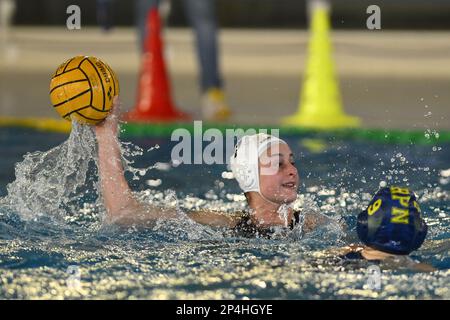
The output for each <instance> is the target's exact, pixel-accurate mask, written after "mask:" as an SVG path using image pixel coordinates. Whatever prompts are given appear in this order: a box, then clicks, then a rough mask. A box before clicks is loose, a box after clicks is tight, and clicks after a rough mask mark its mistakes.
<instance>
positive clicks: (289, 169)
mask: <svg viewBox="0 0 450 320" xmlns="http://www.w3.org/2000/svg"><path fill="white" fill-rule="evenodd" d="M298 184H299V177H298V171H297V168H296V167H295V162H294V155H293V154H292V151H291V148H289V146H288V145H287V144H285V143H280V144H277V145H274V146H272V147H269V148H268V149H267V152H263V154H262V155H261V156H260V158H259V187H260V191H261V193H262V194H263V195H264V197H266V198H267V199H268V200H270V201H272V202H275V203H280V204H281V203H289V202H292V201H295V199H296V198H297V189H298Z"/></svg>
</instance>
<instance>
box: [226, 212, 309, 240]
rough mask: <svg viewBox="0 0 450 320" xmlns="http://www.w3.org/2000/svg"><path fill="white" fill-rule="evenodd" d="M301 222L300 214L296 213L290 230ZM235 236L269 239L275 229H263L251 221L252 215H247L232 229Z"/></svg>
mask: <svg viewBox="0 0 450 320" xmlns="http://www.w3.org/2000/svg"><path fill="white" fill-rule="evenodd" d="M299 222H300V212H299V211H294V218H293V219H292V220H291V223H290V224H289V229H290V230H292V229H294V227H295V226H296V225H297V224H298V223H299ZM232 231H233V233H234V234H235V236H238V237H244V238H256V237H259V238H268V239H270V237H271V236H272V234H273V233H274V230H273V228H271V227H269V228H261V227H258V226H256V225H255V224H254V223H253V222H252V221H251V219H250V215H249V214H248V213H245V214H244V215H243V217H242V219H241V220H240V221H239V222H238V223H237V224H236V226H235V227H234V228H233V229H232Z"/></svg>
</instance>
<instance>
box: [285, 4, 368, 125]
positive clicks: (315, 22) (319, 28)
mask: <svg viewBox="0 0 450 320" xmlns="http://www.w3.org/2000/svg"><path fill="white" fill-rule="evenodd" d="M311 13H312V20H311V25H310V30H311V31H310V32H311V33H310V37H311V38H310V40H309V45H308V60H307V67H306V74H305V78H304V80H303V91H302V92H301V98H300V102H299V106H298V111H297V112H296V113H295V114H294V115H292V116H289V117H286V118H284V119H283V120H282V123H283V124H285V125H288V126H295V127H308V128H314V129H325V130H326V129H336V128H348V127H358V126H359V125H360V120H359V119H358V118H356V117H352V116H348V115H346V114H345V113H344V111H343V109H342V103H341V96H340V92H339V88H338V87H339V86H338V81H337V79H336V77H335V72H334V62H333V58H332V53H331V51H332V48H331V41H330V36H329V29H330V21H329V6H328V4H327V3H325V2H323V1H314V2H313V6H312V7H311Z"/></svg>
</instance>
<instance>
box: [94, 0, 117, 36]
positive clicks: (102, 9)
mask: <svg viewBox="0 0 450 320" xmlns="http://www.w3.org/2000/svg"><path fill="white" fill-rule="evenodd" d="M114 1H115V0H97V22H98V24H99V25H100V26H101V27H102V29H103V31H105V32H107V31H109V30H111V29H112V27H113V23H114V21H113V18H114V11H113V7H114Z"/></svg>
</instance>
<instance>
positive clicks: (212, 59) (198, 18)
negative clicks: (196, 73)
mask: <svg viewBox="0 0 450 320" xmlns="http://www.w3.org/2000/svg"><path fill="white" fill-rule="evenodd" d="M183 3H184V7H185V11H186V14H187V17H188V20H189V22H190V24H191V26H192V27H193V28H194V30H195V39H196V47H197V56H198V61H199V68H200V79H201V90H202V115H203V118H204V119H205V120H212V121H221V120H226V119H228V118H229V117H230V115H231V112H230V109H229V108H228V106H227V104H226V101H225V95H224V92H223V83H222V79H221V76H220V71H219V62H218V61H219V52H218V41H217V22H216V13H215V0H184V1H183Z"/></svg>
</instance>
